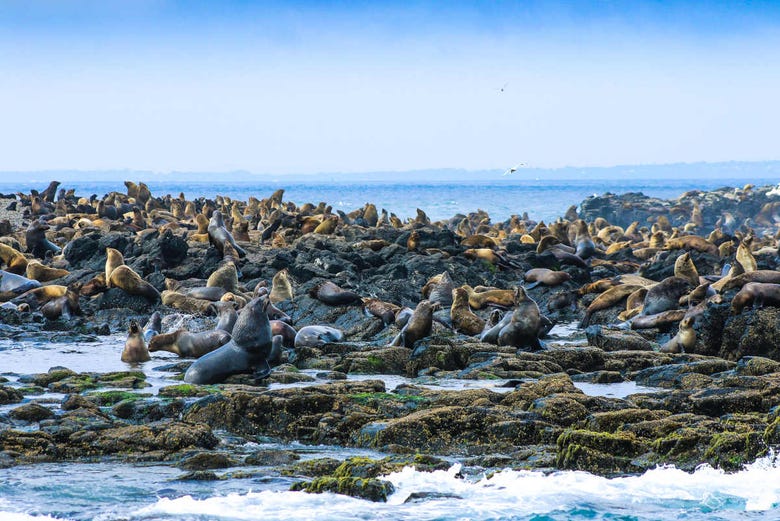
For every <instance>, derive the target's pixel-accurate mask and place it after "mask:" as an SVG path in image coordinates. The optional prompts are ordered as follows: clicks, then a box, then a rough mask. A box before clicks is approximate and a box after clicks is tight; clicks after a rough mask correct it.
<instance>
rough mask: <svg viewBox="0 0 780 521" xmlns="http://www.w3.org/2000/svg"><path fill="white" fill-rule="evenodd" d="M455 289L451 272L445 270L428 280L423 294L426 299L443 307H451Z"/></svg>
mask: <svg viewBox="0 0 780 521" xmlns="http://www.w3.org/2000/svg"><path fill="white" fill-rule="evenodd" d="M453 289H455V283H454V282H453V280H452V277H450V273H449V272H448V271H445V272H443V273H442V274H441V275H436V276H434V277H431V279H430V280H428V282H427V283H426V284H425V286H423V289H422V295H423V298H424V299H427V300H430V301H431V302H434V303H437V304H439V305H440V306H441V307H449V306H450V305H452V290H453Z"/></svg>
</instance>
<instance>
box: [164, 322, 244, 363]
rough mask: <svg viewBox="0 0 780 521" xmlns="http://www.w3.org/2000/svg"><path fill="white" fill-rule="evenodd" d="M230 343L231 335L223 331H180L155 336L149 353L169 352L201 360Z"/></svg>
mask: <svg viewBox="0 0 780 521" xmlns="http://www.w3.org/2000/svg"><path fill="white" fill-rule="evenodd" d="M229 341H230V333H228V332H226V331H223V330H221V329H214V330H211V331H202V332H200V333H190V332H189V331H187V330H186V329H179V330H177V331H174V332H173V333H161V334H159V335H155V336H154V337H152V339H151V340H150V341H149V351H150V352H152V353H153V352H155V351H168V352H169V353H176V354H177V355H179V356H180V357H183V358H200V357H201V356H203V355H205V354H206V353H210V352H212V351H214V350H215V349H217V348H218V347H220V346H223V345H225V344H227V343H228V342H229Z"/></svg>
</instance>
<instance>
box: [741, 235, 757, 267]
mask: <svg viewBox="0 0 780 521" xmlns="http://www.w3.org/2000/svg"><path fill="white" fill-rule="evenodd" d="M736 259H737V262H738V263H739V265H740V266H742V270H743V271H744V272H745V273H751V272H753V271H756V270H757V269H758V263H757V262H756V258H755V257H753V253H752V252H751V251H750V247H749V246H748V245H747V244H746V243H745V241H741V242H740V243H739V246H737V254H736Z"/></svg>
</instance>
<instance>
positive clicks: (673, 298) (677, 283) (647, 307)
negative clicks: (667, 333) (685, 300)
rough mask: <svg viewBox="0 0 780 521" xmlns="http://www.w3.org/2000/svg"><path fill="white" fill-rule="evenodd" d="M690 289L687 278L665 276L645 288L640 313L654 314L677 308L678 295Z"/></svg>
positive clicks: (678, 303)
mask: <svg viewBox="0 0 780 521" xmlns="http://www.w3.org/2000/svg"><path fill="white" fill-rule="evenodd" d="M691 289H692V286H691V283H690V282H689V281H688V280H687V279H684V278H682V277H666V278H665V279H664V280H662V281H661V282H659V283H658V284H656V285H655V286H653V287H652V288H649V289H648V290H647V295H645V300H644V304H643V306H642V315H656V314H658V313H662V312H664V311H668V310H671V309H675V308H677V307H678V306H679V305H680V297H682V296H683V295H685V294H687V293H688V292H689V291H690V290H691Z"/></svg>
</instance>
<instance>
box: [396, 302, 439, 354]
mask: <svg viewBox="0 0 780 521" xmlns="http://www.w3.org/2000/svg"><path fill="white" fill-rule="evenodd" d="M434 307H437V306H436V305H434V304H433V303H432V302H430V301H429V300H421V301H420V302H419V304H417V307H416V308H414V313H412V316H411V318H409V321H408V322H407V323H406V325H405V326H403V328H402V329H401V332H400V333H398V335H397V336H396V337H395V338H394V339H393V341H392V342H391V343H390V345H391V346H403V347H410V348H411V347H413V346H414V343H415V342H417V341H418V340H420V339H421V338H425V337H427V336H428V335H430V334H431V329H432V328H433V311H434Z"/></svg>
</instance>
